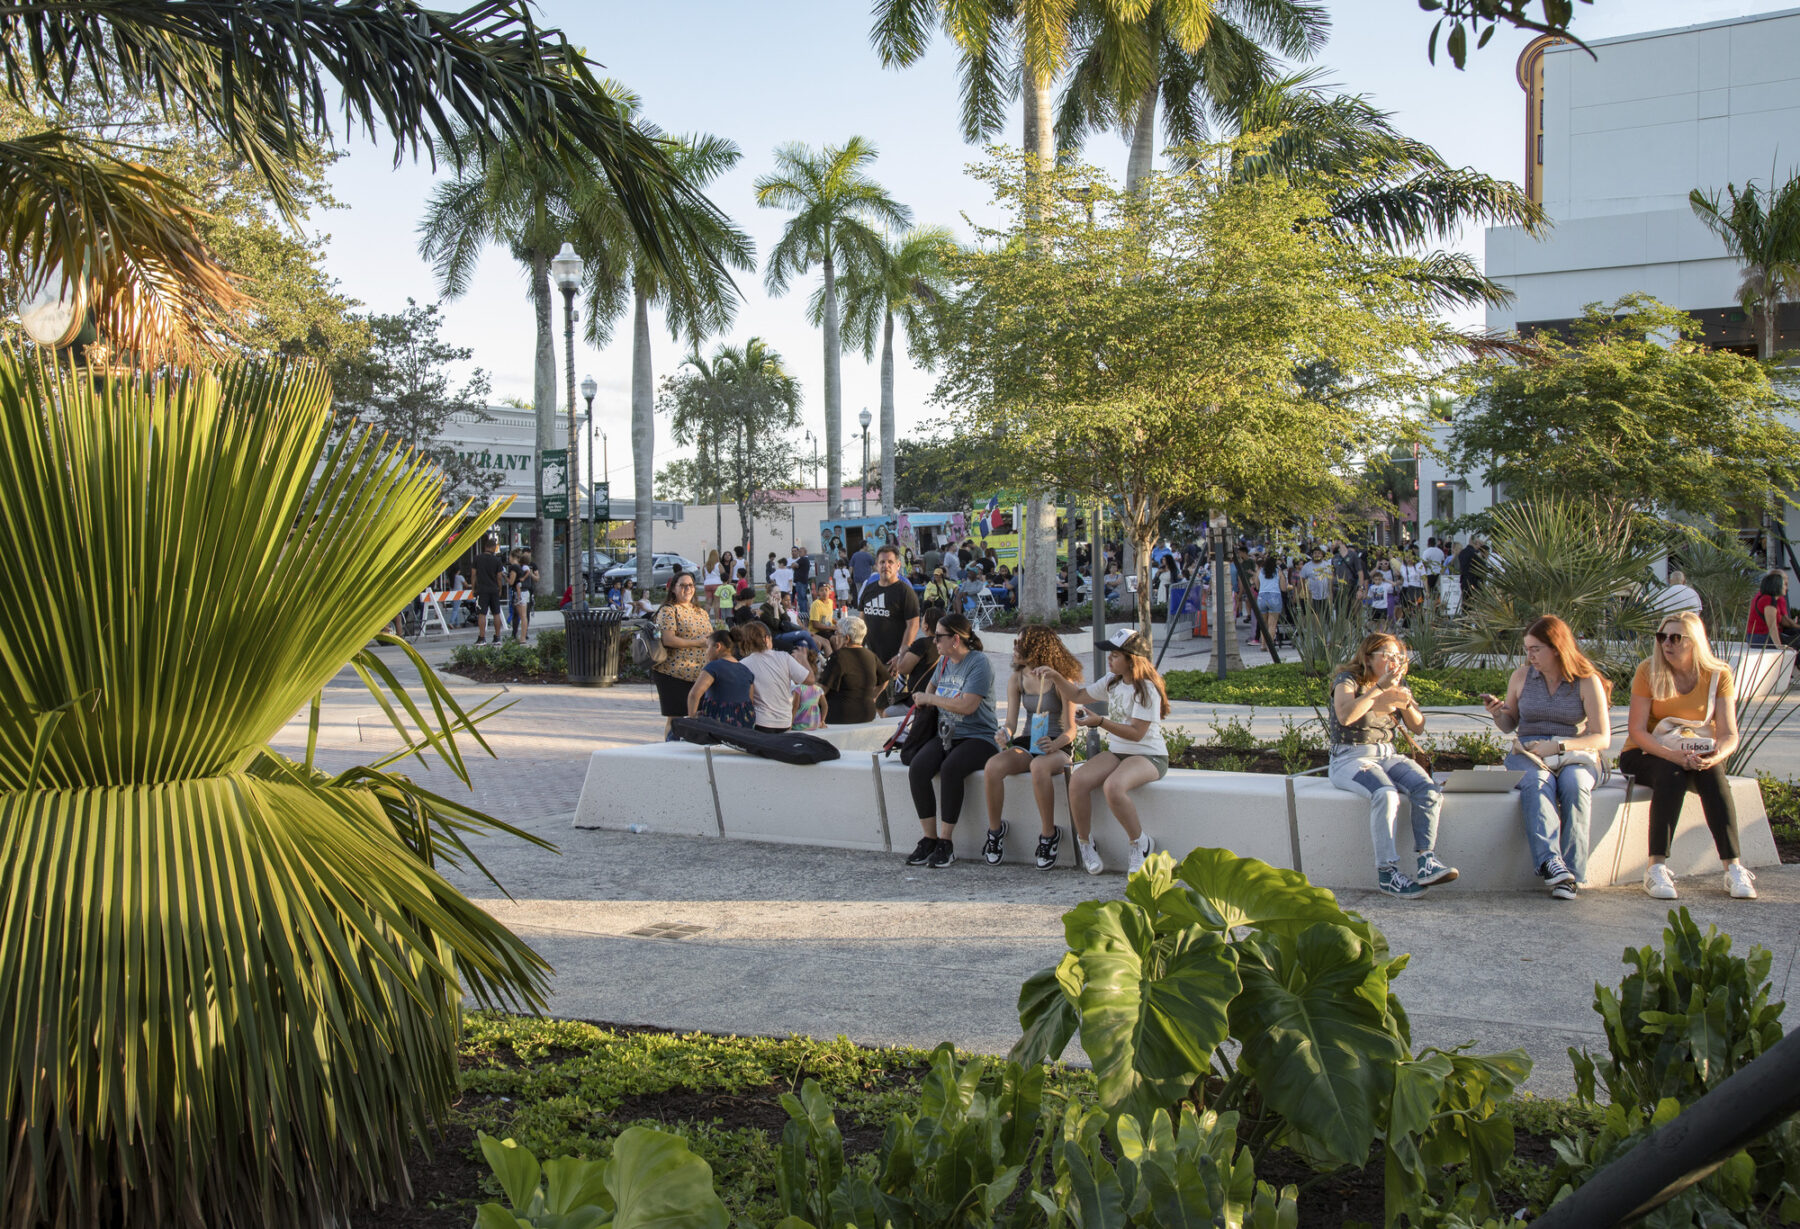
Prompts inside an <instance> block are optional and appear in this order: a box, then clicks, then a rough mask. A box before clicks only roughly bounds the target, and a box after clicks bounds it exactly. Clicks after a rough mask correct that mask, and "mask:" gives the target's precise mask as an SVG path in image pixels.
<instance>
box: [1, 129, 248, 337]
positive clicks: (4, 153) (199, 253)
mask: <svg viewBox="0 0 1800 1229" xmlns="http://www.w3.org/2000/svg"><path fill="white" fill-rule="evenodd" d="M0 183H3V184H5V185H6V190H5V191H0V253H4V255H5V256H6V258H7V259H8V260H9V261H11V262H13V263H14V265H15V266H16V267H18V268H20V269H22V270H24V271H25V277H24V281H25V286H24V289H25V292H26V293H27V294H33V293H36V291H37V290H38V289H39V288H41V287H44V286H48V285H51V284H52V283H54V284H55V288H57V289H60V290H61V291H62V293H64V294H65V295H67V294H72V293H76V292H79V293H80V294H81V295H82V297H83V298H84V299H85V300H86V301H87V302H88V303H91V304H93V305H94V307H95V309H96V314H97V319H96V324H97V325H98V326H99V328H100V329H101V331H102V333H103V334H104V337H105V340H106V341H107V343H108V344H109V345H110V346H111V347H112V348H113V349H114V350H115V351H125V352H129V353H130V354H132V355H135V356H137V357H138V358H139V359H140V360H141V361H144V362H147V363H151V364H154V363H157V362H160V361H163V360H164V359H171V358H172V359H177V360H180V359H200V358H206V357H211V356H214V355H216V354H217V353H219V352H221V351H222V350H223V349H224V343H226V342H227V341H229V340H230V339H231V329H230V324H229V320H230V316H231V313H232V312H233V311H234V310H238V309H241V308H242V307H243V306H244V304H245V303H246V302H247V300H246V297H245V295H244V294H243V292H242V291H240V290H239V289H238V287H237V285H236V283H235V281H234V280H233V278H232V277H231V275H230V274H229V273H227V272H226V271H225V269H224V268H223V267H221V266H220V265H219V263H218V262H217V260H215V259H214V257H213V256H212V255H211V254H210V253H208V252H207V250H206V248H205V245H204V244H203V243H202V241H201V239H200V233H199V230H198V226H197V222H198V214H197V212H196V209H195V202H194V201H193V199H192V198H191V197H190V196H189V194H188V192H187V190H186V189H185V188H184V187H183V186H182V185H181V184H179V183H178V182H176V181H175V180H173V179H170V178H168V177H167V176H165V175H163V174H161V173H160V172H158V171H155V170H152V169H151V168H149V167H147V166H142V165H139V164H137V163H133V162H128V161H126V160H125V159H123V158H121V157H119V156H117V155H116V154H114V153H111V152H109V151H108V150H106V149H103V148H101V147H99V146H97V145H94V144H91V143H89V142H86V141H84V140H81V139H80V138H76V137H71V136H66V135H63V134H59V133H54V132H45V133H38V134H36V135H32V136H25V137H20V138H18V139H16V140H11V141H0Z"/></svg>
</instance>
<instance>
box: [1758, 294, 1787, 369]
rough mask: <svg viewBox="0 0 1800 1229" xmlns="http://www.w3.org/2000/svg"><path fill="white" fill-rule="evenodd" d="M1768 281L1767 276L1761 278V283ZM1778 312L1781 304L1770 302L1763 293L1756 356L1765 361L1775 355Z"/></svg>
mask: <svg viewBox="0 0 1800 1229" xmlns="http://www.w3.org/2000/svg"><path fill="white" fill-rule="evenodd" d="M1769 282H1770V279H1769V278H1764V279H1763V285H1765V286H1766V285H1768V284H1769ZM1780 312H1781V304H1779V303H1775V302H1771V301H1770V299H1769V297H1768V296H1767V295H1764V296H1763V303H1762V316H1761V321H1762V329H1761V335H1760V336H1759V337H1758V338H1757V339H1756V357H1757V358H1759V359H1761V360H1762V361H1763V362H1765V363H1766V362H1768V361H1769V360H1770V359H1772V358H1774V357H1775V324H1776V319H1777V317H1778V316H1779V314H1780Z"/></svg>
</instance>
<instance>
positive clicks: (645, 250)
mask: <svg viewBox="0 0 1800 1229" xmlns="http://www.w3.org/2000/svg"><path fill="white" fill-rule="evenodd" d="M646 131H649V132H653V133H654V132H655V131H656V130H655V129H654V128H646ZM666 144H667V146H668V155H667V156H668V159H669V164H670V166H671V167H672V168H673V170H674V171H675V173H676V174H677V175H679V176H680V177H681V179H682V181H683V182H685V183H688V184H692V185H693V186H694V188H695V190H696V191H698V189H700V188H702V187H704V186H705V185H707V184H709V183H711V182H712V181H713V180H715V179H717V178H718V177H719V176H720V175H722V174H724V173H725V172H726V171H728V170H730V169H731V168H732V167H733V166H736V165H737V161H738V159H739V158H740V157H742V151H740V150H739V149H738V147H737V143H736V142H734V141H728V140H726V139H725V138H724V137H717V136H713V135H711V134H709V133H693V134H688V135H685V136H677V137H673V138H670V139H669V140H668V141H667V142H666ZM675 216H677V217H679V218H680V219H681V222H682V225H683V229H684V231H685V232H686V233H687V235H688V236H689V238H687V239H684V240H683V241H682V243H681V244H680V245H679V246H678V247H677V248H676V257H677V259H676V263H675V265H674V266H673V267H672V268H671V266H670V264H669V262H668V261H666V260H664V259H663V258H661V257H659V256H658V255H657V254H656V253H655V252H654V251H653V250H652V249H651V248H649V247H648V246H647V245H645V244H644V243H642V242H641V241H640V240H639V239H638V237H637V235H636V233H635V232H634V231H633V230H632V229H631V226H630V218H629V215H627V214H626V213H625V211H624V209H623V208H622V202H620V201H619V199H618V198H617V196H616V195H614V194H613V193H612V192H611V191H610V190H602V191H597V192H595V193H593V194H591V195H589V196H587V197H585V198H583V199H582V200H581V201H578V202H577V207H576V209H575V215H574V218H573V226H572V236H571V242H573V243H574V245H575V250H576V251H578V252H580V253H582V255H583V256H584V257H585V258H586V261H587V283H588V285H587V318H588V339H589V340H590V341H592V342H593V343H594V344H595V345H604V344H605V342H606V339H607V335H608V334H609V332H610V331H611V327H612V324H611V322H612V321H613V320H615V319H617V318H618V316H619V313H620V312H621V311H623V310H624V307H625V305H626V304H627V303H629V304H630V305H631V472H632V488H633V490H634V491H635V495H634V496H633V507H634V508H635V527H636V534H637V564H638V588H639V591H640V592H644V591H647V590H648V589H649V588H650V584H651V580H650V573H651V570H652V565H653V564H654V563H655V559H654V557H653V555H652V551H653V549H654V542H653V540H652V535H653V533H654V532H655V525H656V522H655V520H654V519H653V518H652V517H651V507H650V505H651V500H652V498H653V496H654V494H655V480H656V381H655V376H654V373H653V371H652V367H651V351H650V309H651V308H652V307H660V308H661V309H662V313H663V322H664V323H665V324H666V325H667V326H668V329H669V336H670V337H673V338H681V337H684V336H685V337H686V339H687V341H688V344H689V345H690V346H698V345H699V344H700V341H701V340H702V339H703V338H706V337H708V336H710V335H712V334H714V333H717V332H719V331H720V330H722V329H725V328H728V327H730V325H731V321H732V319H733V317H735V316H736V314H737V305H738V293H737V285H736V283H734V282H733V281H732V279H731V274H730V273H729V272H727V270H726V266H730V267H731V268H733V269H742V270H744V271H746V272H749V271H751V270H754V269H755V268H756V245H755V243H754V242H752V241H751V239H750V237H749V236H748V235H746V234H745V233H744V232H743V231H742V230H741V229H740V228H739V227H738V226H737V224H736V223H734V222H732V221H731V219H729V218H727V217H725V216H724V215H723V214H721V213H719V212H718V211H717V210H715V209H713V208H712V207H711V206H708V207H706V208H705V209H694V210H692V211H688V210H686V209H678V210H677V211H676V213H675Z"/></svg>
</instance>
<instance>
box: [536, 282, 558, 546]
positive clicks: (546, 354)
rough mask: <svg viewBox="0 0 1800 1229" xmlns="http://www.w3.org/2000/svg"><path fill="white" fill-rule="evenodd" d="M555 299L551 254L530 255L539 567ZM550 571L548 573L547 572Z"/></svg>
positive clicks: (544, 528) (545, 522)
mask: <svg viewBox="0 0 1800 1229" xmlns="http://www.w3.org/2000/svg"><path fill="white" fill-rule="evenodd" d="M554 298H555V296H554V295H553V294H552V293H551V290H550V256H549V253H547V252H533V253H532V254H531V305H532V308H533V309H534V310H535V311H536V313H537V353H536V356H535V358H534V360H533V364H532V381H531V412H532V414H533V416H534V417H535V418H536V420H537V421H536V435H535V438H536V440H537V457H538V459H537V461H536V463H535V466H534V468H536V469H537V471H538V472H537V475H535V476H534V477H533V478H532V483H533V486H532V489H533V490H534V491H536V492H537V523H536V524H535V525H534V526H533V527H532V534H531V557H532V559H533V560H534V561H536V562H537V564H538V566H540V567H542V566H544V564H545V562H546V561H547V560H548V559H549V557H550V556H549V550H550V543H551V541H552V539H551V537H550V518H549V517H547V516H545V515H544V491H543V487H542V486H541V485H539V484H540V483H541V482H542V480H543V479H542V475H543V460H542V458H543V455H544V453H545V451H546V450H548V449H551V448H554V447H556V333H555V331H554V330H555V327H556V326H555V324H554V323H553V320H554V312H555V307H554ZM546 574H547V573H546Z"/></svg>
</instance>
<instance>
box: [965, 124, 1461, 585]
mask: <svg viewBox="0 0 1800 1229" xmlns="http://www.w3.org/2000/svg"><path fill="white" fill-rule="evenodd" d="M1221 152H1222V153H1223V152H1224V151H1221ZM1229 162H1230V159H1229V158H1228V157H1225V156H1219V157H1212V158H1202V159H1197V160H1195V164H1194V165H1193V166H1192V167H1191V168H1190V169H1188V170H1186V171H1183V172H1181V173H1178V174H1172V175H1153V176H1150V177H1148V178H1147V179H1146V180H1145V181H1144V182H1143V183H1142V184H1141V185H1139V187H1138V189H1137V191H1136V193H1135V194H1128V193H1124V192H1122V191H1120V190H1119V189H1118V188H1116V187H1115V186H1114V185H1113V184H1111V183H1110V182H1109V181H1107V180H1106V179H1105V178H1104V177H1103V176H1102V175H1100V174H1099V173H1098V172H1096V171H1094V170H1092V169H1091V168H1084V167H1073V168H1062V169H1058V170H1056V171H1055V172H1053V173H1047V174H1046V175H1045V176H1044V179H1043V182H1042V183H1041V185H1040V184H1039V183H1037V182H1035V180H1034V181H1033V182H1030V183H1028V182H1027V181H1026V178H1025V176H1024V174H1023V167H1022V166H1021V165H1020V162H1019V160H1018V159H1004V160H1001V161H998V162H995V163H989V164H988V165H986V166H985V167H983V168H982V169H981V170H980V171H979V172H978V174H979V176H980V178H982V179H983V180H984V181H985V182H987V183H988V184H989V185H990V186H991V187H992V188H993V190H994V192H995V194H996V197H997V198H998V203H999V205H1000V207H1001V208H1002V209H1003V210H1004V211H1005V213H1006V214H1007V215H1008V220H1007V222H1006V223H1005V224H1004V225H1002V226H999V227H993V228H982V229H981V230H980V231H979V232H978V234H979V239H980V244H979V246H978V247H976V248H974V249H970V250H965V251H963V252H959V253H956V254H954V255H952V256H951V257H950V258H949V263H950V268H951V272H952V274H953V275H954V276H955V277H956V278H957V279H958V282H959V284H960V289H961V294H960V297H959V299H958V301H957V303H956V304H955V306H954V308H953V309H952V310H950V311H948V312H947V313H946V325H945V328H946V336H945V337H944V338H942V339H941V344H940V345H939V346H938V347H937V354H938V356H939V362H940V364H941V370H942V376H941V378H940V379H939V381H938V384H937V388H936V390H935V393H934V396H935V398H936V399H937V400H938V401H939V402H940V403H941V404H943V405H945V406H948V407H950V408H951V409H952V410H953V413H954V415H955V416H956V418H957V419H959V420H960V421H961V422H962V423H964V424H966V425H967V426H969V427H973V428H982V429H985V430H989V431H992V432H994V433H996V434H997V435H999V436H1001V437H1003V438H1004V439H1005V440H1006V442H1007V446H1008V449H1009V451H1010V453H1011V456H1012V460H1013V463H1014V465H1015V467H1016V472H1015V474H1014V482H1015V483H1016V484H1018V485H1031V484H1046V485H1054V486H1055V487H1057V488H1058V489H1061V490H1064V491H1078V492H1082V493H1083V494H1084V495H1087V496H1091V497H1097V498H1102V499H1109V500H1116V501H1117V502H1118V503H1119V504H1121V505H1122V506H1123V508H1124V520H1125V530H1126V532H1127V533H1128V534H1130V536H1131V537H1132V538H1133V539H1134V541H1135V542H1136V543H1137V544H1138V546H1139V548H1140V550H1139V567H1140V569H1141V570H1142V571H1143V572H1144V579H1145V583H1144V584H1143V585H1142V586H1141V592H1142V593H1143V594H1146V595H1147V594H1148V592H1149V586H1148V583H1147V582H1148V575H1147V569H1148V558H1149V549H1150V546H1151V543H1152V539H1153V537H1154V535H1155V534H1156V532H1157V528H1158V525H1159V523H1160V521H1161V519H1162V515H1163V512H1164V510H1165V508H1166V507H1167V506H1168V504H1169V502H1170V501H1171V500H1176V499H1183V498H1194V499H1200V500H1204V501H1205V502H1206V503H1207V505H1208V506H1209V507H1212V508H1217V509H1224V510H1227V511H1229V512H1231V513H1232V514H1234V515H1238V516H1258V515H1263V516H1264V517H1266V518H1271V519H1280V520H1287V519H1291V518H1293V517H1295V516H1303V515H1306V514H1307V513H1308V512H1310V511H1312V510H1315V509H1323V508H1326V507H1329V506H1330V505H1331V504H1332V503H1334V502H1335V501H1336V499H1337V498H1339V497H1340V496H1341V495H1342V494H1343V493H1344V492H1345V490H1346V486H1347V481H1348V478H1347V475H1350V474H1351V473H1352V472H1353V469H1354V460H1355V458H1356V457H1357V455H1358V454H1359V452H1360V451H1361V450H1363V449H1364V448H1366V447H1367V446H1368V445H1369V443H1370V440H1371V437H1372V432H1373V429H1374V426H1375V420H1374V414H1373V411H1372V409H1371V408H1370V407H1371V406H1372V405H1373V404H1374V403H1376V402H1378V401H1381V400H1393V399H1399V398H1403V397H1405V396H1407V395H1410V394H1412V393H1414V392H1416V390H1417V388H1418V387H1419V382H1420V379H1421V376H1422V371H1421V364H1422V358H1423V356H1425V355H1429V354H1431V353H1432V352H1433V351H1434V350H1435V349H1436V348H1437V347H1438V345H1439V339H1440V332H1439V327H1438V325H1437V324H1436V323H1435V321H1434V320H1433V318H1432V313H1431V311H1430V305H1429V296H1428V293H1427V292H1426V291H1425V290H1423V289H1422V288H1421V287H1420V286H1419V285H1418V283H1417V282H1416V281H1414V280H1412V279H1411V278H1410V277H1409V274H1410V273H1411V272H1412V270H1413V264H1412V262H1411V261H1410V260H1408V259H1407V258H1405V257H1402V256H1396V255H1394V254H1391V253H1389V252H1386V251H1384V250H1382V249H1380V248H1378V247H1376V246H1375V245H1373V244H1370V243H1364V242H1356V241H1354V240H1353V239H1349V238H1345V237H1342V236H1339V235H1337V234H1335V233H1334V232H1333V230H1332V229H1331V227H1330V226H1329V225H1327V224H1325V223H1322V222H1304V221H1297V219H1318V218H1323V217H1324V216H1325V215H1326V210H1325V209H1324V207H1323V206H1324V194H1323V193H1322V192H1321V191H1320V190H1317V189H1313V188H1308V187H1305V186H1302V185H1296V184H1290V183H1287V182H1284V181H1282V180H1278V179H1259V180H1255V181H1248V182H1246V181H1241V180H1234V179H1233V178H1232V177H1231V176H1230V173H1229V169H1228V168H1229ZM1034 194H1035V199H1032V198H1033V196H1034ZM1034 210H1035V211H1036V216H1037V217H1038V218H1039V219H1040V220H1039V221H1038V222H1037V223H1036V224H1035V225H1034V226H1033V228H1032V230H1031V237H1032V239H1033V240H1034V241H1035V243H1036V244H1037V246H1035V247H1034V246H1033V244H1032V243H1028V242H1026V241H1025V238H1026V233H1027V232H1026V226H1027V222H1026V219H1027V218H1028V217H1031V216H1033V211H1034ZM1316 363H1328V364H1330V365H1331V367H1332V368H1333V369H1334V370H1335V371H1336V372H1337V373H1338V376H1339V381H1340V390H1339V392H1338V393H1337V394H1336V395H1335V396H1333V397H1331V398H1330V399H1328V400H1323V401H1321V400H1318V399H1310V398H1308V397H1307V396H1306V392H1305V389H1304V387H1303V386H1302V384H1301V382H1300V380H1299V378H1298V375H1297V372H1298V371H1299V370H1301V369H1302V368H1304V367H1305V365H1307V364H1316Z"/></svg>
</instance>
